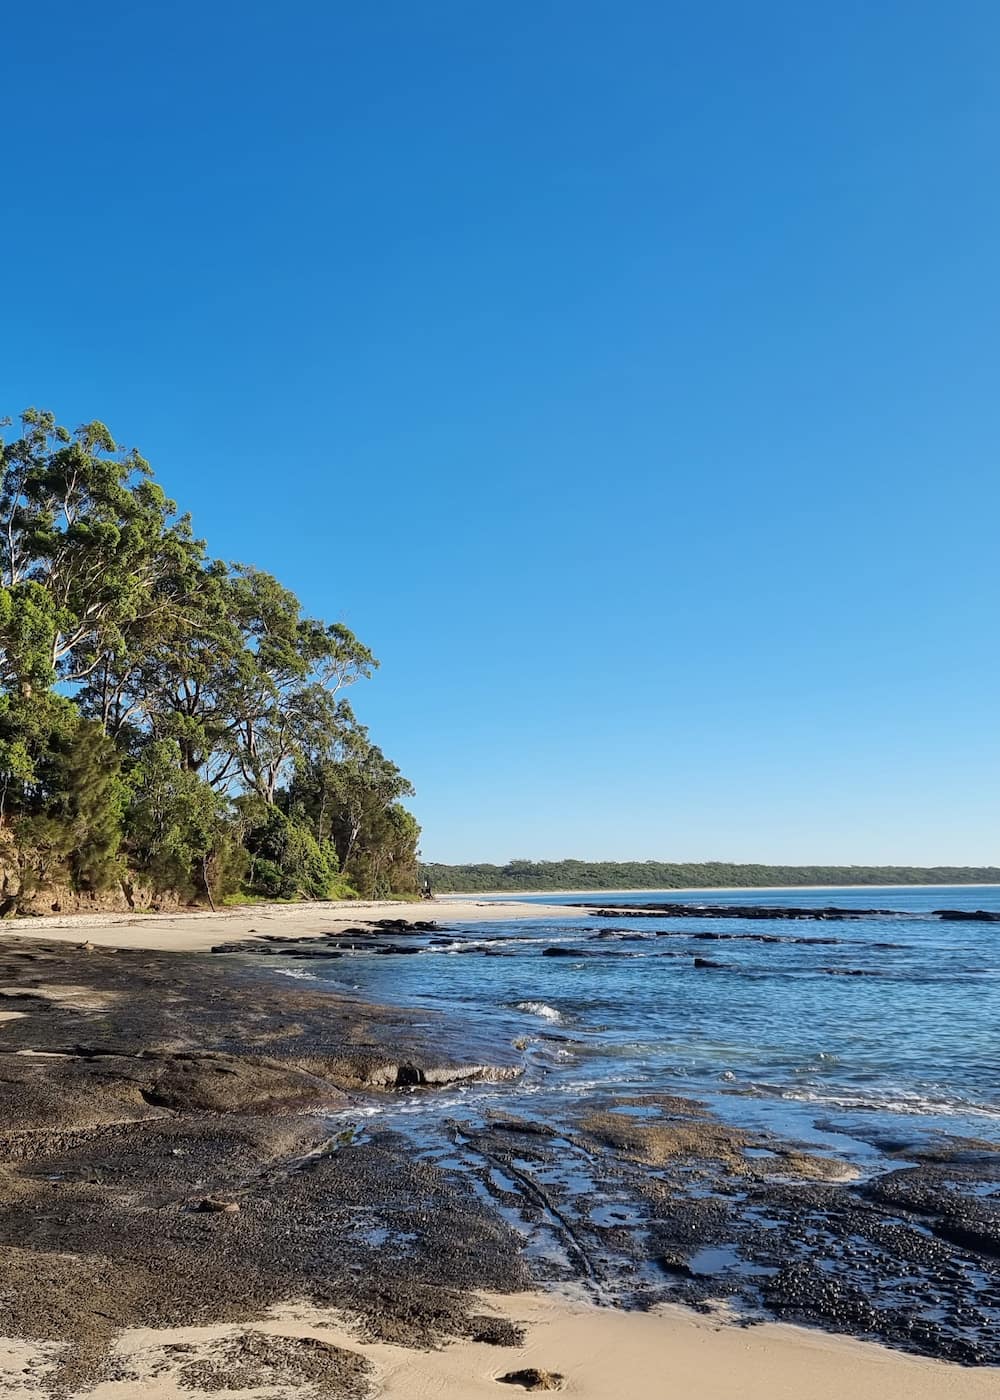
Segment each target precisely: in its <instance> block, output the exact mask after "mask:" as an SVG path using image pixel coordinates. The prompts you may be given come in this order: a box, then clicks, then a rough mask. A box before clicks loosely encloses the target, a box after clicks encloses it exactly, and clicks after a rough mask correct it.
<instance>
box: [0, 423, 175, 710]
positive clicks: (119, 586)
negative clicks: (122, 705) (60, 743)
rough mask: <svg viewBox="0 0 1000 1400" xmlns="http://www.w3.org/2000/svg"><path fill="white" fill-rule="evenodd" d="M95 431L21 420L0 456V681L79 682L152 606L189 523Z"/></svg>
mask: <svg viewBox="0 0 1000 1400" xmlns="http://www.w3.org/2000/svg"><path fill="white" fill-rule="evenodd" d="M175 515H176V506H175V505H174V503H173V502H172V501H171V500H169V499H168V498H167V496H166V495H165V494H164V492H163V490H162V489H161V487H160V486H159V485H157V484H156V482H154V481H153V480H152V472H151V470H150V467H149V464H148V463H147V462H146V461H145V459H144V458H143V457H142V456H140V454H139V453H138V452H137V451H135V450H134V449H128V450H126V449H122V448H119V447H118V445H117V444H116V443H115V441H114V439H113V438H112V436H111V434H110V432H109V431H108V429H107V428H106V427H105V426H104V424H103V423H99V422H93V423H86V424H84V425H83V426H82V427H80V428H78V429H77V430H76V431H75V432H74V433H70V432H69V431H68V430H67V429H66V428H63V427H61V426H59V425H58V424H57V423H56V421H55V419H54V417H53V416H52V414H50V413H41V412H38V411H37V410H34V409H31V410H28V411H27V412H26V413H25V414H24V415H23V417H22V420H21V434H20V436H19V437H18V438H16V439H14V441H12V442H10V443H9V444H8V443H4V444H2V445H0V576H2V594H0V681H2V682H3V683H4V684H7V685H12V684H13V685H17V686H18V687H19V688H21V689H22V690H24V691H30V690H31V689H33V688H35V687H36V686H37V685H39V684H48V683H51V682H52V681H54V680H59V681H63V682H79V681H82V680H83V679H84V678H86V677H88V676H90V675H91V674H92V672H93V671H94V670H95V669H96V668H97V667H99V666H100V664H101V660H102V658H103V657H104V656H105V655H107V654H108V653H114V654H118V653H120V652H121V651H122V650H123V649H124V647H125V646H126V636H127V634H128V632H129V629H130V628H133V627H134V625H135V624H136V623H137V622H139V621H141V620H142V619H144V618H149V617H150V616H151V614H152V612H153V611H154V610H155V608H156V607H157V606H158V605H159V603H160V601H161V599H160V594H159V590H158V583H159V582H160V579H161V577H162V575H163V573H164V571H166V570H169V569H170V568H171V567H172V566H173V561H174V556H175V554H176V553H177V552H178V551H180V552H183V551H184V550H185V548H187V547H188V545H189V542H190V522H189V521H188V520H187V518H186V517H182V518H181V519H179V520H175V519H173V517H174V516H175Z"/></svg>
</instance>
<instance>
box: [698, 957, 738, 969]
mask: <svg viewBox="0 0 1000 1400" xmlns="http://www.w3.org/2000/svg"><path fill="white" fill-rule="evenodd" d="M694 966H695V967H716V968H724V967H732V963H725V962H716V960H715V958H695V959H694Z"/></svg>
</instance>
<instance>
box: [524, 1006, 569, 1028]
mask: <svg viewBox="0 0 1000 1400" xmlns="http://www.w3.org/2000/svg"><path fill="white" fill-rule="evenodd" d="M514 1009H515V1011H527V1012H528V1014H529V1015H531V1016H541V1018H542V1020H543V1021H551V1022H553V1024H561V1023H562V1021H563V1020H564V1019H565V1018H564V1017H563V1014H562V1012H561V1011H560V1010H559V1009H558V1007H555V1006H549V1004H548V1003H547V1002H544V1001H517V1002H515V1003H514Z"/></svg>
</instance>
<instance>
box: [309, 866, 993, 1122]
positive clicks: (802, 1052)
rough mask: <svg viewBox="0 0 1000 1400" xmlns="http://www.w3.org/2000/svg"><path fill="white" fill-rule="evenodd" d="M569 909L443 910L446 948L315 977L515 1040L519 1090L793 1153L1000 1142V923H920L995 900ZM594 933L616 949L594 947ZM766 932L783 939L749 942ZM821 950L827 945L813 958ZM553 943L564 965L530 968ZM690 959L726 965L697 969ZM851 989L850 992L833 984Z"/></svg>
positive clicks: (961, 895)
mask: <svg viewBox="0 0 1000 1400" xmlns="http://www.w3.org/2000/svg"><path fill="white" fill-rule="evenodd" d="M580 897H581V896H579V895H565V896H556V897H553V896H548V897H545V900H544V902H546V903H550V904H551V903H554V902H559V903H563V904H565V905H566V906H567V907H566V914H565V918H563V917H562V916H559V917H557V918H555V919H550V918H546V919H544V920H536V919H531V920H526V921H525V922H523V923H521V922H515V923H511V924H498V923H495V922H485V921H484V922H483V923H481V924H464V923H463V924H451V923H450V921H449V920H448V906H447V903H444V902H441V903H439V904H438V905H437V906H436V907H435V909H434V915H435V917H436V918H437V919H438V920H439V921H440V922H441V924H442V925H444V926H445V927H446V929H447V931H448V934H449V935H450V936H449V938H448V939H447V941H446V942H443V943H440V944H439V945H437V946H425V947H424V948H423V949H422V951H421V952H420V953H419V954H417V955H408V956H404V955H397V956H392V955H390V956H372V955H369V954H357V955H355V956H353V957H351V958H350V959H349V960H348V959H344V960H341V961H338V962H336V963H333V964H331V965H330V967H329V971H328V972H327V971H324V972H321V973H318V974H317V973H313V974H312V975H315V976H318V977H320V978H321V979H322V980H324V981H327V982H330V983H332V984H333V985H335V986H337V987H339V988H342V989H346V990H350V991H353V992H355V993H356V994H357V995H360V996H362V997H364V998H367V999H371V1000H374V1001H382V1002H395V1003H400V1004H403V1005H407V1006H417V1007H426V1008H428V1009H429V1010H431V1009H432V1010H434V1011H436V1012H444V1013H446V1015H447V1016H448V1017H449V1018H450V1019H452V1020H453V1021H455V1022H457V1024H458V1025H459V1026H461V1025H467V1026H470V1027H474V1028H475V1030H476V1032H477V1034H478V1035H482V1034H483V1033H487V1034H492V1035H495V1037H496V1038H497V1040H498V1041H499V1042H503V1043H505V1044H508V1045H510V1044H511V1043H513V1042H514V1041H517V1042H518V1044H519V1045H520V1046H522V1047H523V1053H524V1056H525V1065H526V1074H525V1079H524V1081H523V1083H522V1084H521V1086H520V1087H519V1090H518V1092H522V1093H539V1092H551V1093H553V1094H580V1093H585V1092H592V1091H593V1090H594V1089H600V1088H609V1089H611V1088H613V1089H615V1090H616V1091H618V1090H633V1089H634V1090H636V1091H648V1090H650V1089H652V1088H660V1089H664V1090H669V1091H670V1092H672V1093H681V1094H691V1095H694V1096H696V1097H699V1098H702V1099H706V1100H708V1101H709V1102H711V1104H712V1105H713V1107H715V1108H716V1110H717V1111H720V1112H723V1113H724V1114H726V1115H727V1116H729V1117H732V1118H735V1119H737V1120H739V1121H741V1122H744V1123H748V1122H757V1123H760V1124H761V1125H762V1126H768V1127H779V1128H781V1129H783V1130H785V1131H788V1130H789V1129H790V1128H791V1129H794V1130H797V1131H798V1133H799V1135H800V1136H808V1135H809V1133H810V1131H814V1130H815V1128H816V1126H817V1125H819V1126H821V1127H822V1126H825V1127H826V1128H827V1129H828V1130H829V1128H830V1127H831V1125H834V1126H836V1127H838V1129H840V1130H843V1131H847V1132H851V1133H852V1134H853V1132H854V1131H855V1130H857V1129H859V1127H860V1130H861V1131H862V1132H863V1134H864V1135H865V1136H866V1137H867V1138H869V1139H871V1137H872V1134H873V1133H876V1134H877V1133H878V1132H897V1133H898V1132H900V1131H903V1132H906V1133H909V1134H911V1135H912V1134H915V1133H921V1132H928V1133H936V1132H941V1131H945V1132H949V1133H956V1134H964V1135H969V1136H975V1137H978V1138H985V1139H989V1140H993V1141H1000V924H976V923H946V922H942V921H941V920H939V919H936V918H934V917H933V916H932V912H931V911H933V910H935V909H941V908H953V909H988V910H1000V888H988V889H987V888H977V889H971V888H962V889H956V888H950V889H919V888H909V889H900V888H893V889H873V888H864V889H851V890H848V889H838V890H823V891H812V890H782V891H779V892H776V891H765V890H756V891H753V892H742V891H741V892H734V891H731V890H730V891H724V892H719V893H708V892H704V891H698V892H693V893H689V894H684V893H681V892H678V891H671V892H669V893H668V894H662V895H658V894H655V893H651V892H649V891H643V892H641V893H635V894H631V895H628V894H623V893H616V894H613V895H602V896H600V899H601V903H602V906H604V907H611V906H613V905H614V904H616V903H627V902H633V903H639V902H641V903H648V902H652V901H655V900H658V899H662V900H664V901H671V902H684V903H698V904H700V905H704V906H706V909H707V910H710V908H711V905H712V904H713V903H725V904H734V903H739V904H741V905H748V904H755V905H774V904H781V905H796V906H799V905H801V906H804V907H823V906H826V905H831V904H835V905H837V906H839V907H843V908H872V907H879V908H884V909H888V910H893V911H897V912H895V913H892V914H889V915H886V916H880V917H876V918H863V919H858V920H857V921H850V922H835V923H834V922H812V921H809V922H800V921H794V922H789V921H785V920H769V919H764V920H761V919H753V920H735V919H719V918H711V917H707V918H692V919H683V920H677V919H669V920H665V919H659V918H653V919H642V920H634V921H629V920H626V919H624V918H622V919H620V920H616V919H614V918H611V919H598V918H594V917H591V916H588V915H586V914H583V913H582V912H581V911H577V910H574V909H572V908H570V907H568V906H569V904H570V902H571V901H572V900H574V899H579V898H580ZM530 902H531V901H526V903H530ZM602 929H605V930H608V929H610V930H621V931H622V936H618V935H617V934H612V935H611V936H610V937H603V938H598V937H597V936H596V935H598V934H599V933H600V931H601V930H602ZM658 933H662V934H663V935H664V936H657V934H658ZM704 933H718V934H721V935H724V937H723V938H722V939H720V940H719V941H713V940H708V939H704V938H699V937H698V935H699V934H704ZM734 935H735V936H734ZM759 935H765V936H767V937H768V938H770V937H774V938H776V939H778V940H780V941H777V942H765V943H761V942H756V941H752V940H753V939H754V938H756V937H757V936H759ZM827 939H834V940H836V941H835V942H826V941H822V942H817V941H808V940H827ZM801 940H807V941H801ZM553 946H560V947H563V948H566V949H568V950H571V951H572V952H574V953H575V954H577V956H572V957H550V956H543V951H544V949H546V948H548V947H553ZM473 950H477V951H473ZM486 953H489V954H490V955H489V956H485V955H484V954H486ZM695 957H708V958H711V959H714V960H718V961H721V962H724V963H725V964H726V966H725V967H722V968H717V969H716V968H713V969H706V968H696V967H695V965H694V958H695ZM290 970H291V969H290ZM846 972H851V973H860V974H863V975H851V976H846V975H834V974H835V973H841V974H843V973H846ZM299 975H302V973H301V971H300V972H299Z"/></svg>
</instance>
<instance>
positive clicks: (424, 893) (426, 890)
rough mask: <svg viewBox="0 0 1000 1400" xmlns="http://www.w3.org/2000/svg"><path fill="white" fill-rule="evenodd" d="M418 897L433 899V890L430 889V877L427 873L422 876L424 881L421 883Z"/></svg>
mask: <svg viewBox="0 0 1000 1400" xmlns="http://www.w3.org/2000/svg"><path fill="white" fill-rule="evenodd" d="M420 897H421V899H433V898H434V892H433V890H432V889H431V882H430V878H429V877H428V876H427V875H425V876H424V883H423V886H422V888H421V891H420Z"/></svg>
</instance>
